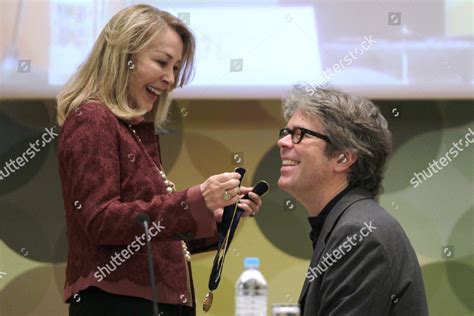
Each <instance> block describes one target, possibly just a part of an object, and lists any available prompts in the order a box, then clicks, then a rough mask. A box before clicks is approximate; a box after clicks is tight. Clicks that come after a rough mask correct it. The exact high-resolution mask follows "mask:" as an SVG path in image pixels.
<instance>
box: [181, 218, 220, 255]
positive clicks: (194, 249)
mask: <svg viewBox="0 0 474 316" xmlns="http://www.w3.org/2000/svg"><path fill="white" fill-rule="evenodd" d="M220 226H221V224H220V223H218V224H217V231H216V234H215V235H214V236H213V237H211V238H203V239H194V240H190V241H188V242H187V244H188V250H189V251H190V252H191V254H197V253H202V252H208V251H213V250H217V246H218V242H219V233H218V232H219V231H220Z"/></svg>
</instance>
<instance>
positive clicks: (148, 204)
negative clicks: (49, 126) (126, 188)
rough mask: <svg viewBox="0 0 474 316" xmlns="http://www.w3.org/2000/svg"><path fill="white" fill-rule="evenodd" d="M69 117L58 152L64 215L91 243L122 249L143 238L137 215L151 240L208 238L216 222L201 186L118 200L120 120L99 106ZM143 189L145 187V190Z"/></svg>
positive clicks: (119, 197) (212, 232) (214, 229)
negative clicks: (146, 225) (144, 218)
mask: <svg viewBox="0 0 474 316" xmlns="http://www.w3.org/2000/svg"><path fill="white" fill-rule="evenodd" d="M79 113H80V115H78V114H75V113H72V114H70V117H68V120H66V123H65V125H64V126H63V130H62V135H61V140H60V144H59V149H58V160H59V165H60V176H61V180H62V183H63V194H64V200H65V208H66V211H67V212H69V214H68V216H69V217H70V218H72V220H73V221H75V222H77V223H78V224H79V225H80V226H81V227H82V229H83V230H84V231H85V233H86V234H87V236H88V237H89V238H90V239H91V240H92V241H93V243H94V244H96V245H112V246H117V245H125V244H128V243H129V242H130V241H132V240H133V239H134V238H135V237H136V236H141V235H142V234H143V227H142V226H141V225H139V224H138V222H137V220H136V219H137V215H138V214H139V213H145V214H147V215H148V216H149V217H150V221H151V223H150V232H151V227H153V226H154V227H155V232H156V231H158V233H157V235H156V236H155V237H153V241H160V240H181V239H184V240H191V239H201V238H210V237H212V236H214V235H215V233H216V222H215V219H214V215H213V214H212V212H211V211H210V210H209V209H208V208H207V207H206V204H205V202H204V199H203V197H202V194H201V191H200V187H199V186H194V187H191V188H189V189H186V190H184V191H181V192H175V193H172V194H169V193H163V194H158V195H154V196H152V198H151V199H150V200H147V201H144V200H135V201H130V202H123V201H122V200H121V192H120V187H121V186H120V181H121V179H120V158H119V150H118V146H119V132H118V131H119V129H118V126H119V122H118V120H117V119H116V118H115V116H114V115H113V114H112V113H111V112H108V110H106V109H103V108H102V107H101V106H100V105H97V106H95V107H88V108H87V110H81V111H80V112H79ZM146 189H147V188H144V190H146Z"/></svg>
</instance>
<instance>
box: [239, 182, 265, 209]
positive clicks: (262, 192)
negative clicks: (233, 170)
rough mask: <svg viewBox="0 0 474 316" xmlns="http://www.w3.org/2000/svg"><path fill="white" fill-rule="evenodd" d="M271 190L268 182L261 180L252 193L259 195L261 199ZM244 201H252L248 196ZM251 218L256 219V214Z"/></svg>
mask: <svg viewBox="0 0 474 316" xmlns="http://www.w3.org/2000/svg"><path fill="white" fill-rule="evenodd" d="M269 189H270V186H269V185H268V183H267V181H265V180H261V181H260V182H259V183H257V184H256V185H255V186H254V187H253V189H252V192H253V193H256V194H258V195H259V196H260V197H262V196H264V195H265V194H266V193H267V192H268V190H269ZM242 199H247V200H248V199H250V198H249V195H248V194H246V195H245V196H244V197H243V198H242ZM250 217H255V214H251V215H250Z"/></svg>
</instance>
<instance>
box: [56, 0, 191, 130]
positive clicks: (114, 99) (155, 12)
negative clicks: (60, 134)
mask: <svg viewBox="0 0 474 316" xmlns="http://www.w3.org/2000/svg"><path fill="white" fill-rule="evenodd" d="M168 27H169V28H171V29H172V30H174V31H175V32H176V33H177V34H178V35H179V36H180V37H181V40H182V41H183V56H182V62H181V65H180V67H179V69H178V70H177V71H176V73H175V76H176V80H175V83H174V84H173V86H172V89H174V88H176V87H177V86H179V87H182V86H183V85H185V84H186V83H187V82H189V80H190V79H191V76H192V74H193V62H194V53H195V40H194V36H193V34H192V33H191V31H190V30H189V29H188V28H187V26H186V25H185V24H184V23H183V22H181V21H180V20H179V19H177V18H176V17H174V16H172V15H171V14H169V13H168V12H166V11H161V10H159V9H157V8H155V7H153V6H149V5H143V4H139V5H133V6H130V7H127V8H125V9H123V10H121V11H119V12H118V13H117V14H116V15H114V16H113V17H112V19H111V20H110V21H109V22H108V23H107V25H106V26H105V27H104V29H103V30H102V32H101V33H100V35H99V37H98V39H97V41H96V42H95V44H94V46H93V48H92V51H91V53H90V54H89V56H88V58H87V59H86V61H85V62H84V63H83V64H82V65H81V66H80V67H79V69H78V70H77V71H76V73H75V74H74V75H73V76H72V77H71V78H70V79H69V81H68V82H67V83H66V85H65V86H64V87H63V89H62V90H61V92H60V93H59V94H58V96H57V121H58V124H59V125H60V126H62V125H63V124H64V121H65V120H66V118H67V116H68V115H69V114H70V113H71V111H74V110H75V109H76V108H77V107H78V106H80V105H81V104H83V103H84V102H87V101H98V102H101V103H103V104H104V105H106V106H107V107H108V108H110V110H111V111H112V112H113V113H114V114H115V115H116V116H117V117H119V118H121V119H125V120H129V119H133V118H137V117H139V116H142V115H144V114H145V112H146V110H144V109H137V108H133V107H132V106H131V104H130V102H129V101H130V99H129V93H128V84H129V80H130V76H131V71H130V69H129V67H128V64H127V63H128V61H129V60H130V59H131V58H132V56H133V54H136V53H137V52H139V51H140V50H142V49H143V48H145V47H146V46H147V45H148V44H149V43H150V42H151V41H153V40H154V39H156V38H157V37H158V38H159V35H160V34H161V33H162V31H164V30H165V29H166V28H168ZM172 89H171V90H172ZM169 105H170V95H169V93H168V92H163V93H162V94H161V95H160V96H159V98H158V100H157V101H156V102H155V104H154V106H153V111H154V121H155V126H157V127H161V126H162V124H163V123H164V122H165V120H166V118H167V115H168V109H169ZM157 109H158V110H157Z"/></svg>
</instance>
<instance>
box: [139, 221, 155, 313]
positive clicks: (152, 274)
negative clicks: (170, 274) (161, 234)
mask: <svg viewBox="0 0 474 316" xmlns="http://www.w3.org/2000/svg"><path fill="white" fill-rule="evenodd" d="M137 221H138V222H139V223H140V224H141V225H143V228H144V229H145V236H146V249H147V259H148V260H147V261H148V273H149V275H150V285H151V294H152V299H153V315H155V316H159V315H160V314H159V312H158V298H157V295H156V286H155V284H156V283H155V270H154V269H153V259H152V254H151V243H150V239H151V238H150V237H149V232H148V224H149V222H150V217H149V216H148V215H147V214H145V213H140V214H138V216H137Z"/></svg>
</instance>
